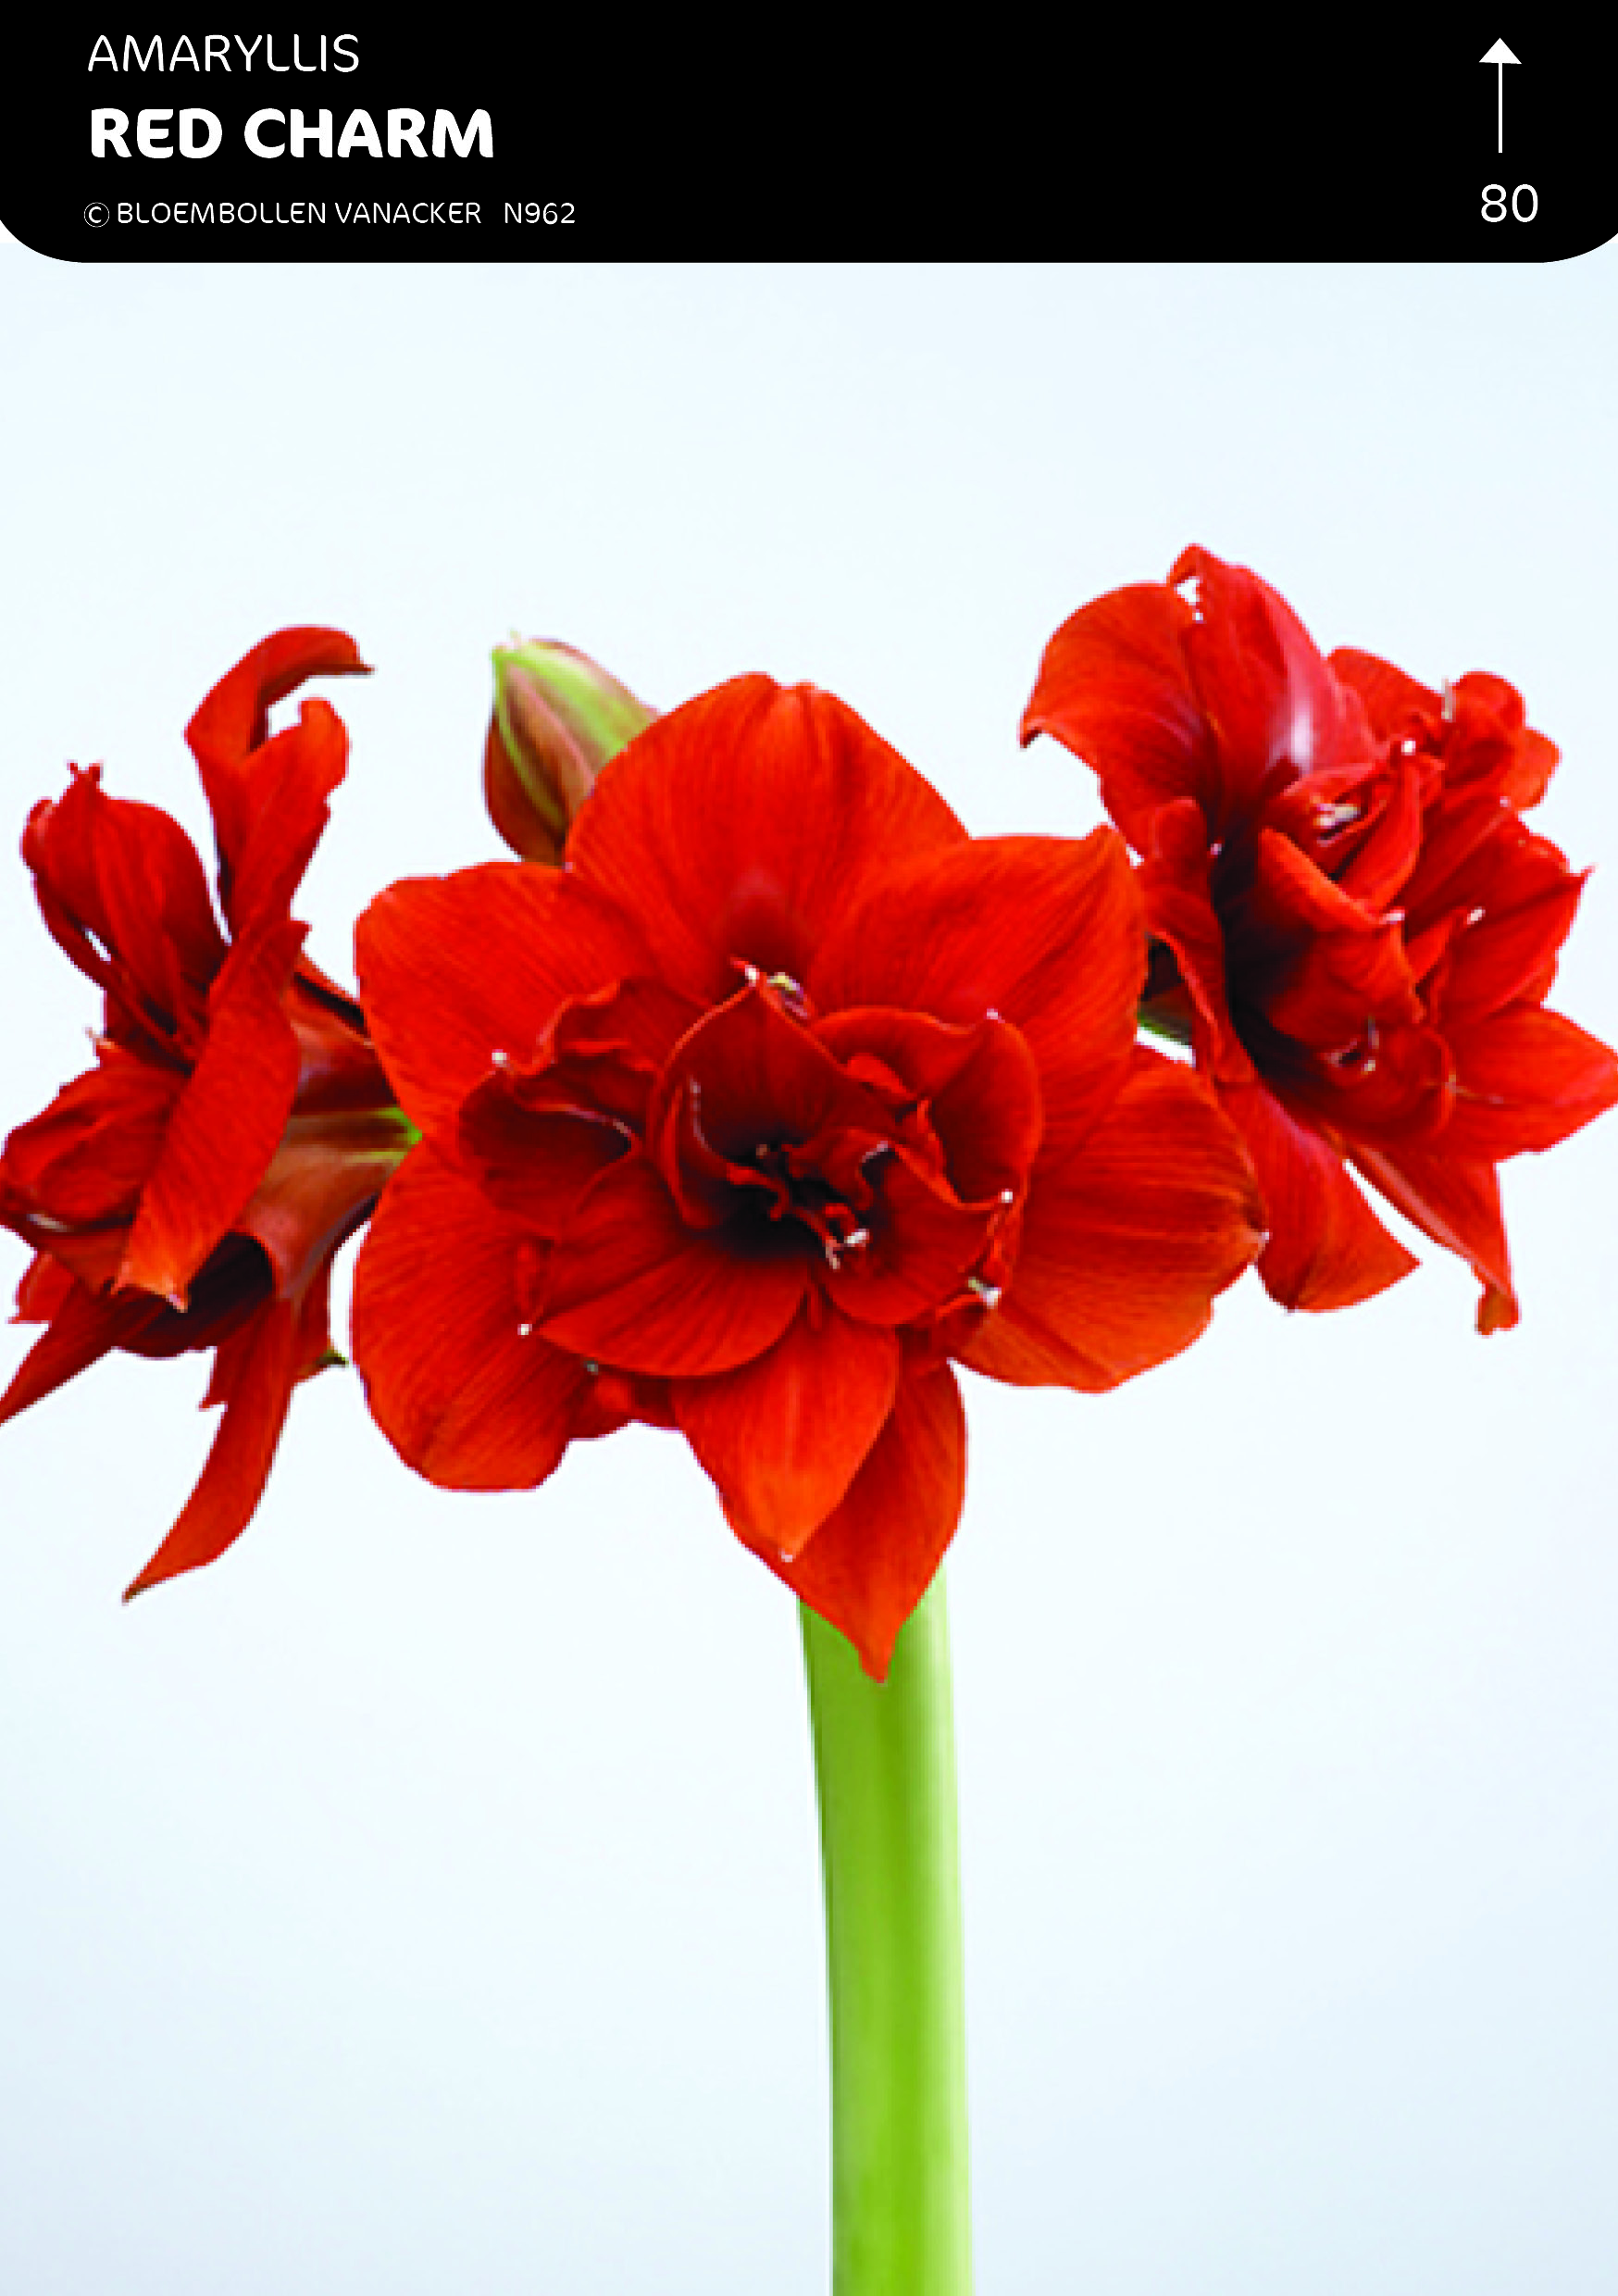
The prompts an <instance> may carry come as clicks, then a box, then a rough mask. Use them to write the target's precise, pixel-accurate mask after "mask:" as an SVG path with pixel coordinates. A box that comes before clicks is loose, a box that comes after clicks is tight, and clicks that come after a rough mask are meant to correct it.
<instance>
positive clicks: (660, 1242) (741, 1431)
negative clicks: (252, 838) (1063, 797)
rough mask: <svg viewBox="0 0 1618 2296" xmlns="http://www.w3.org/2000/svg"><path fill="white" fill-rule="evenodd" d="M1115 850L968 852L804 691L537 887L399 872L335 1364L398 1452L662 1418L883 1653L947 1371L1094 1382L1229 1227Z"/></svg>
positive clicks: (1220, 1166) (934, 1493) (505, 1444)
mask: <svg viewBox="0 0 1618 2296" xmlns="http://www.w3.org/2000/svg"><path fill="white" fill-rule="evenodd" d="M1144 954H1145V952H1144V941H1143V937H1142V932H1141V921H1140V907H1139V893H1138V891H1137V889H1136V886H1135V884H1134V881H1133V879H1132V876H1131V873H1130V870H1129V867H1128V865H1127V861H1126V855H1125V854H1124V851H1123V848H1122V845H1121V844H1120V842H1118V840H1117V839H1116V838H1115V837H1114V835H1113V834H1112V833H1111V832H1110V831H1106V830H1102V831H1098V832H1097V834H1096V835H1095V836H1094V837H1092V838H1089V839H1088V840H1087V841H1086V842H1083V843H1075V842H1064V841H1059V840H1054V839H1040V838H1008V839H1000V840H994V841H989V842H973V841H971V840H969V839H968V838H967V836H966V834H965V831H964V830H963V829H962V828H961V826H960V824H959V823H958V822H957V821H956V820H955V818H954V817H953V815H952V813H951V812H950V811H949V809H948V807H947V806H946V805H944V804H943V802H942V800H941V799H940V798H939V797H938V796H937V795H936V794H935V792H933V791H932V789H931V788H930V787H929V786H928V785H927V782H926V781H924V780H922V779H921V777H920V776H919V775H918V774H916V773H915V772H914V771H913V770H912V768H911V767H909V766H907V765H906V764H905V763H904V762H903V760H902V758H901V757H899V756H898V755H896V754H895V752H893V751H892V750H891V749H890V748H889V747H888V746H887V745H886V743H884V742H881V741H879V740H878V739H877V736H876V735H875V734H874V733H873V732H872V731H871V730H870V729H869V728H868V727H867V726H865V724H864V723H863V722H862V721H861V720H860V719H859V718H856V717H855V716H854V715H853V712H852V711H850V710H848V709H846V708H844V707H843V705H841V704H840V703H839V702H837V701H836V700H834V699H833V698H832V697H831V696H829V695H827V694H823V693H815V692H814V691H813V690H812V689H807V688H799V689H796V690H793V691H790V692H783V691H782V690H781V689H779V688H778V687H777V686H775V685H774V684H772V683H771V682H770V680H767V679H764V678H745V679H741V680H737V681H735V682H734V683H732V684H730V685H728V686H722V687H720V688H718V689H717V690H716V692H714V693H708V694H704V695H703V696H701V697H700V698H699V699H698V700H696V701H694V702H691V703H690V704H688V705H686V706H685V707H684V708H682V709H679V710H677V711H675V712H673V713H672V714H671V715H670V716H668V717H666V718H661V719H659V720H658V721H657V722H656V723H655V724H653V726H652V727H651V728H650V729H649V730H646V731H645V732H643V733H641V735H640V736H639V738H638V739H636V740H635V741H634V742H632V743H631V744H630V745H629V748H628V749H626V750H624V751H623V752H622V753H621V754H620V755H618V756H617V757H616V759H615V760H614V761H613V762H612V763H610V764H609V765H607V766H606V767H604V771H603V773H602V776H601V780H600V781H599V783H598V785H597V787H596V789H595V792H594V793H593V794H592V795H591V798H590V800H589V802H588V804H587V805H585V806H584V808H583V810H582V812H581V813H580V815H579V818H578V819H577V821H576V822H575V824H574V826H573V829H572V830H571V833H570V835H569V839H568V844H567V857H566V866H565V867H563V868H560V869H541V868H535V867H522V866H520V865H513V864H508V863H496V864H493V865H491V866H488V867H482V868H474V869H469V870H467V871H465V872H463V873H462V874H461V875H459V876H456V877H452V878H447V879H423V880H416V881H414V882H411V883H406V884H403V885H398V886H395V887H394V888H393V889H392V891H391V892H387V893H384V894H383V895H382V896H381V898H380V900H379V901H377V902H375V903H374V904H373V905H372V906H371V908H370V909H369V910H368V911H367V914H366V916H365V917H363V918H362V920H361V924H360V930H359V962H360V978H361V985H362V993H363V995H364V998H365V1003H366V1009H367V1015H368V1017H369V1018H370V1021H371V1025H372V1028H373V1030H374V1032H375V1035H376V1042H377V1046H378V1050H379V1051H380V1054H381V1055H382V1058H383V1061H384V1063H385V1064H386V1066H387V1067H388V1069H389V1073H390V1075H391V1076H392V1080H393V1083H394V1086H395V1088H396V1090H397V1092H398V1093H399V1097H400V1099H401V1101H402V1102H403V1104H404V1107H405V1109H406V1110H407V1111H408V1113H409V1114H410V1116H411V1117H412V1118H413V1119H414V1121H415V1122H416V1123H417V1125H418V1126H419V1127H420V1129H421V1130H422V1132H423V1134H424V1136H425V1137H424V1139H423V1142H422V1144H421V1145H420V1146H418V1147H417V1148H416V1149H415V1150H413V1151H412V1153H411V1154H410V1156H409V1157H408V1158H407V1160H406V1162H405V1163H404V1167H402V1169H401V1170H400V1172H399V1174H398V1177H397V1178H396V1179H395V1180H394V1181H393V1182H392V1185H391V1186H390V1188H389V1190H388V1192H387V1195H386V1196H385V1197H384V1199H383V1201H382V1204H381V1205H380V1208H379V1211H378V1214H377V1217H376V1219H375V1221H374V1223H373V1225H372V1229H371V1231H370V1234H369V1236H368V1237H367V1242H366V1245H365V1248H364V1251H363V1252H362V1254H361V1257H360V1264H359V1269H358V1274H357V1277H356V1282H355V1325H354V1330H355V1355H356V1358H357V1360H358V1363H359V1366H360V1369H361V1371H362V1373H363V1374H364V1377H365V1379H366V1382H367V1391H368V1393H369V1398H370V1403H371V1407H372V1409H373V1411H374V1412H375V1414H376V1416H377V1418H378V1419H379V1421H380V1424H381V1426H382V1428H383V1429H384V1430H385V1432H386V1433H387V1434H388V1435H389V1436H390V1437H391V1439H392V1441H393V1442H394V1444H395V1445H396V1446H397V1448H398V1450H399V1451H400V1452H401V1453H402V1454H403V1455H404V1458H405V1459H406V1460H407V1461H408V1463H409V1464H410V1465H411V1466H414V1467H416V1468H417V1470H418V1471H419V1472H420V1473H422V1474H423V1475H425V1476H427V1477H428V1478H429V1479H431V1480H432V1481H434V1482H438V1483H442V1484H446V1485H451V1486H454V1487H457V1488H463V1489H509V1488H515V1487H521V1486H527V1485H532V1484H536V1483H539V1482H541V1481H542V1480H543V1479H544V1478H545V1477H546V1476H548V1475H549V1474H550V1473H551V1472H552V1470H553V1469H554V1467H555V1466H556V1465H557V1463H558V1461H559V1460H560V1458H561V1456H562V1454H563V1452H564V1450H565V1449H566V1445H567V1443H568V1442H569V1441H570V1440H571V1439H572V1438H574V1437H575V1436H582V1435H593V1434H600V1433H604V1432H606V1431H608V1430H609V1429H613V1428H616V1427H618V1426H621V1425H622V1424H623V1423H624V1422H625V1420H626V1419H629V1418H630V1417H640V1418H643V1419H647V1420H652V1421H655V1422H657V1423H660V1424H663V1425H672V1426H674V1427H677V1428H678V1429H679V1430H680V1431H681V1432H682V1433H683V1434H684V1435H685V1436H686V1437H687V1439H688V1440H689V1441H690V1442H691V1447H692V1449H693V1450H694V1451H695V1453H696V1454H697V1456H698V1458H699V1460H700V1461H701V1462H702V1464H703V1466H704V1467H705V1468H706V1470H707V1471H708V1473H709V1474H710V1475H711V1476H712V1478H713V1479H714V1481H715V1483H716V1485H717V1487H718V1491H719V1494H720V1497H721V1500H722V1502H723V1504H724V1507H725V1512H726V1514H727V1516H728V1519H729V1521H730V1524H731V1526H732V1528H733V1529H735V1530H736V1532H737V1533H738V1535H739V1536H740V1537H741V1540H742V1541H744V1542H745V1543H746V1544H747V1545H748V1546H749V1547H751V1548H752V1549H753V1551H754V1552H755V1553H757V1554H759V1555H761V1556H762V1558H763V1559H764V1560H765V1562H766V1563H767V1564H768V1565H769V1566H770V1567H771V1568H772V1569H774V1570H776V1571H778V1573H779V1575H780V1576H781V1577H782V1578H783V1579H786V1580H787V1582H788V1583H789V1584H790V1586H792V1587H793V1588H794V1589H796V1590H797V1591H798V1592H799V1593H800V1594H801V1595H802V1596H803V1599H804V1600H805V1601H806V1602H808V1603H810V1604H811V1605H812V1606H813V1607H814V1608H815V1609H816V1610H818V1611H820V1612H821V1613H823V1615H824V1616H827V1617H828V1618H829V1619H830V1620H831V1621H832V1622H833V1623H834V1624H835V1625H837V1626H838V1627H839V1628H841V1629H842V1631H843V1632H844V1633H846V1634H847V1635H848V1636H849V1637H850V1638H851V1640H852V1641H854V1642H855V1643H856V1644H857V1646H858V1648H859V1650H860V1653H861V1654H862V1657H863V1659H864V1661H865V1666H866V1667H867V1668H868V1669H869V1670H870V1671H871V1672H873V1673H876V1674H878V1675H879V1674H881V1673H882V1672H883V1671H885V1669H886V1666H887V1662H888V1657H889V1653H890V1650H891V1648H892V1643H893V1639H894V1636H895V1635H896V1633H897V1632H898V1629H899V1628H900V1626H901V1625H902V1622H903V1620H904V1619H905V1618H906V1617H907V1616H908V1615H909V1613H910V1611H911V1610H912V1609H913V1608H914V1606H915V1603H916V1602H917V1601H918V1600H919V1599H920V1597H921V1595H922V1593H923V1592H924V1591H926V1588H927V1584H928V1582H929V1580H930V1579H931V1578H932V1576H933V1573H934V1571H935V1569H936V1568H937V1566H938V1563H939V1561H940V1556H941V1555H942V1554H943V1551H944V1549H945V1547H946V1546H947V1544H948V1543H949V1541H950V1538H951V1536H952V1533H953V1530H954V1528H955V1523H956V1520H957V1517H958V1516H959V1512H960V1504H961V1496H962V1489H963V1477H964V1464H965V1452H964V1437H963V1428H962V1417H961V1405H960V1398H959V1393H958V1391H957V1387H956V1383H955V1379H954V1374H953V1372H952V1369H951V1368H950V1359H951V1358H952V1357H955V1358H958V1359H959V1360H961V1361H963V1362H965V1363H968V1364H971V1365H974V1366H977V1368H978V1369H979V1370H983V1371H987V1372H989V1373H991V1374H992V1375H994V1376H995V1377H997V1378H1001V1379H1010V1380H1014V1381H1018V1382H1023V1383H1027V1384H1040V1383H1050V1382H1058V1383H1064V1384H1066V1385H1068V1386H1072V1387H1077V1388H1083V1389H1091V1390H1099V1389H1102V1388H1107V1387H1111V1386H1113V1385H1114V1384H1115V1383H1116V1382H1117V1381H1118V1380H1120V1379H1126V1378H1128V1377H1129V1376H1130V1375H1131V1374H1132V1373H1134V1372H1137V1371H1139V1370H1143V1369H1144V1368H1145V1367H1146V1366H1148V1365H1150V1364H1154V1363H1157V1362H1159V1361H1160V1360H1161V1359H1162V1358H1163V1357H1164V1356H1165V1355H1169V1354H1173V1353H1175V1351H1176V1350H1177V1349H1179V1348H1181V1347H1184V1346H1185V1345H1186V1344H1187V1343H1188V1342H1189V1341H1190V1340H1191V1339H1192V1338H1193V1337H1194V1336H1195V1335H1196V1334H1197V1332H1198V1331H1200V1330H1201V1329H1202V1327H1203V1325H1204V1324H1205V1323H1206V1321H1207V1319H1208V1315H1209V1303H1210V1300H1211V1297H1212V1295H1213V1293H1214V1292H1216V1291H1218V1290H1219V1289H1220V1288H1221V1287H1222V1286H1223V1285H1225V1284H1226V1283H1227V1282H1229V1281H1230V1280H1231V1279H1233V1278H1234V1277H1235V1276H1236V1275H1237V1274H1238V1272H1239V1270H1240V1269H1241V1268H1242V1267H1244V1266H1245V1265H1246V1263H1247V1262H1248V1260H1249V1259H1250V1258H1251V1254H1252V1252H1253V1250H1254V1248H1255V1245H1256V1242H1257V1234H1256V1229H1255V1227H1254V1224H1253V1218H1254V1202H1253V1196H1252V1190H1251V1176H1250V1174H1249V1172H1248V1169H1247V1166H1246V1162H1245V1159H1244V1158H1243V1157H1242V1155H1241V1154H1240V1152H1239V1149H1238V1144H1237V1142H1236V1141H1235V1138H1234V1136H1233V1135H1232V1134H1231V1132H1230V1131H1229V1129H1228V1128H1227V1127H1226V1125H1225V1124H1224V1123H1223V1122H1222V1121H1221V1119H1220V1118H1219V1117H1218V1115H1217V1113H1216V1110H1215V1108H1214V1104H1213V1102H1212V1099H1211V1096H1210V1095H1209V1094H1208V1093H1207V1092H1206V1090H1205V1088H1203V1087H1202V1086H1201V1083H1200V1082H1199V1080H1198V1079H1196V1078H1195V1077H1194V1075H1193V1074H1192V1073H1191V1072H1190V1071H1189V1069H1187V1068H1185V1067H1179V1066H1177V1065H1176V1064H1175V1063H1173V1062H1170V1061H1167V1060H1164V1059H1163V1058H1162V1057H1161V1056H1160V1055H1158V1054H1154V1053H1151V1052H1148V1051H1144V1050H1141V1049H1139V1048H1138V1047H1137V1045H1136V1043H1135V1042H1134V1037H1135V1005H1136V999H1137V996H1138V994H1139V988H1140V981H1141V974H1142V969H1143V965H1144Z"/></svg>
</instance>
